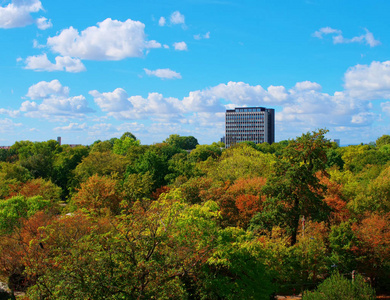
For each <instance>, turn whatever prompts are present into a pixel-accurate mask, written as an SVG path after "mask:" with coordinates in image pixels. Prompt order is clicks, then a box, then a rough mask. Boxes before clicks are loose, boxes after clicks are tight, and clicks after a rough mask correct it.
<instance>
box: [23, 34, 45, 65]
mask: <svg viewBox="0 0 390 300" xmlns="http://www.w3.org/2000/svg"><path fill="white" fill-rule="evenodd" d="M33 47H34V48H35V49H42V48H45V47H46V46H45V45H41V44H39V42H38V41H37V40H35V39H34V40H33ZM21 60H23V59H21Z"/></svg>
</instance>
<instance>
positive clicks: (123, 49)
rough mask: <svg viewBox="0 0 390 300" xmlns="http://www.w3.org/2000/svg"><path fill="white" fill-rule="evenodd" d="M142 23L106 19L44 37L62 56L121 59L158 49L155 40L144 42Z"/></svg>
mask: <svg viewBox="0 0 390 300" xmlns="http://www.w3.org/2000/svg"><path fill="white" fill-rule="evenodd" d="M144 29H145V25H144V24H143V23H141V22H139V21H133V20H131V19H128V20H126V21H125V22H121V21H118V20H112V19H110V18H108V19H105V20H104V21H103V22H100V23H98V24H97V26H91V27H88V28H86V29H85V30H83V31H82V32H80V33H79V31H78V30H77V29H75V28H73V27H69V28H67V29H64V30H62V31H61V33H60V34H58V35H57V36H54V37H49V38H48V39H47V45H48V46H49V47H50V48H51V49H52V51H53V52H55V53H59V54H61V55H62V56H70V57H77V58H80V59H88V60H121V59H124V58H127V57H141V56H143V54H144V50H145V49H150V48H160V47H161V44H160V43H158V42H156V41H153V40H152V41H147V40H146V37H145V32H144Z"/></svg>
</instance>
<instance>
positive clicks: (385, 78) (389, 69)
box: [344, 61, 390, 100]
mask: <svg viewBox="0 0 390 300" xmlns="http://www.w3.org/2000/svg"><path fill="white" fill-rule="evenodd" d="M344 82H345V84H344V88H345V89H346V90H347V91H348V93H349V95H350V96H351V97H353V98H358V99H362V100H375V99H390V61H385V62H377V61H373V62H372V63H371V64H370V65H356V66H354V67H352V68H349V69H348V71H347V72H346V73H345V74H344Z"/></svg>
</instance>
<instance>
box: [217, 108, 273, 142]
mask: <svg viewBox="0 0 390 300" xmlns="http://www.w3.org/2000/svg"><path fill="white" fill-rule="evenodd" d="M245 141H251V142H254V143H255V144H260V143H264V142H266V143H269V144H272V143H274V142H275V110H274V109H272V108H264V107H236V108H235V109H228V110H226V114H225V145H226V148H229V147H230V146H232V145H234V144H237V143H240V142H245Z"/></svg>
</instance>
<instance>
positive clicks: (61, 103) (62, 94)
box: [20, 80, 93, 119]
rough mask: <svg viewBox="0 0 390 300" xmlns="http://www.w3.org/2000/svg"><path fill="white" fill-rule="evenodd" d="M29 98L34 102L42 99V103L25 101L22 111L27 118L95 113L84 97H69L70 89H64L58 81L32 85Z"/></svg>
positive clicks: (78, 115) (79, 115)
mask: <svg viewBox="0 0 390 300" xmlns="http://www.w3.org/2000/svg"><path fill="white" fill-rule="evenodd" d="M26 96H27V97H29V98H31V99H32V100H37V99H42V102H41V103H37V102H35V101H24V102H23V103H22V105H21V107H20V111H22V112H24V113H25V116H28V117H33V118H48V119H51V118H52V117H53V116H57V117H77V118H80V117H84V116H85V114H86V113H90V112H93V110H92V109H91V108H89V107H88V102H87V100H86V99H85V97H84V96H82V95H80V96H75V97H69V88H68V87H63V86H62V85H61V83H60V82H59V81H58V80H52V81H51V82H47V81H41V82H39V83H37V84H34V85H32V86H31V87H30V88H29V90H28V93H27V95H26Z"/></svg>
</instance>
